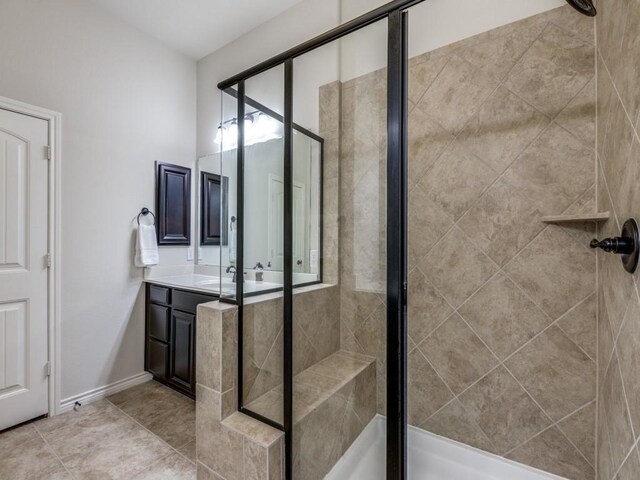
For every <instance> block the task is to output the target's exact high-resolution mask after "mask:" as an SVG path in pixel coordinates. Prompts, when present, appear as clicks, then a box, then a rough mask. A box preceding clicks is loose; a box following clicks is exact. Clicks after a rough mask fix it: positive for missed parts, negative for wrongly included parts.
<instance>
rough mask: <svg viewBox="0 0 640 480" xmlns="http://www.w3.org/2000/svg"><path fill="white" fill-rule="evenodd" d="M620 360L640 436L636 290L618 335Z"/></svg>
mask: <svg viewBox="0 0 640 480" xmlns="http://www.w3.org/2000/svg"><path fill="white" fill-rule="evenodd" d="M617 349H618V352H617V353H618V360H619V362H620V371H621V373H622V381H623V384H624V388H625V394H626V398H627V403H628V405H629V413H630V415H631V421H632V424H633V428H634V431H635V432H638V433H636V437H638V436H640V375H639V374H638V366H639V365H640V302H639V301H638V297H637V295H636V294H635V292H634V293H633V294H632V295H631V300H630V301H629V305H628V306H627V312H626V313H625V316H624V322H623V324H622V329H621V330H620V336H619V337H618V344H617Z"/></svg>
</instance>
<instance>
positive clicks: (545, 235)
mask: <svg viewBox="0 0 640 480" xmlns="http://www.w3.org/2000/svg"><path fill="white" fill-rule="evenodd" d="M505 271H506V272H507V274H508V275H509V277H510V278H511V279H512V280H513V281H514V282H516V283H517V284H518V285H519V286H520V287H521V288H522V289H523V290H524V291H525V293H527V294H528V295H529V296H530V297H531V298H532V299H533V300H534V301H535V302H536V303H537V304H538V305H540V306H541V307H542V308H543V309H544V311H545V312H546V313H547V314H548V315H549V316H550V317H551V318H553V319H557V318H558V317H560V316H561V315H562V314H564V313H565V312H566V311H567V310H569V309H570V308H571V307H573V306H574V305H576V304H577V303H579V302H580V301H582V300H584V299H585V298H586V297H587V296H589V294H591V292H593V288H594V284H595V262H594V255H593V253H592V252H589V251H587V249H585V248H583V247H582V246H581V245H579V244H577V243H576V242H575V240H573V239H572V238H571V237H570V236H569V235H567V234H565V233H564V232H563V231H562V230H561V229H560V228H558V227H554V226H550V227H547V228H546V229H545V230H544V231H543V232H542V233H541V234H540V235H539V236H538V237H536V239H535V240H534V241H533V242H531V243H530V244H529V245H528V246H527V247H526V248H525V249H524V250H522V251H521V252H520V253H519V254H518V256H516V257H515V258H514V259H513V260H512V261H511V262H509V263H508V264H507V265H506V266H505Z"/></svg>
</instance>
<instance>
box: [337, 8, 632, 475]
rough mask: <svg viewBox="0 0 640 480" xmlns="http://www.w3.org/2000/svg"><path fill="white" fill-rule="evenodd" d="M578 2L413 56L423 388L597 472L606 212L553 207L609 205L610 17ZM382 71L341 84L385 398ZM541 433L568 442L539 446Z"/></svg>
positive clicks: (347, 181)
mask: <svg viewBox="0 0 640 480" xmlns="http://www.w3.org/2000/svg"><path fill="white" fill-rule="evenodd" d="M616 1H618V0H616ZM577 16H578V15H576V14H574V13H573V12H572V11H571V9H570V7H568V6H565V7H561V8H559V9H556V10H552V11H549V12H546V13H543V14H541V15H537V16H534V17H530V18H527V19H525V20H522V21H520V22H515V23H512V24H509V25H506V26H504V27H500V28H497V29H495V30H492V31H489V32H485V33H483V34H480V35H478V36H476V37H472V38H469V39H465V40H463V41H461V42H458V43H456V44H453V45H448V46H446V47H443V48H442V49H439V50H436V51H433V52H429V53H426V54H422V55H419V56H417V57H414V58H412V59H411V60H410V62H409V75H410V80H409V90H410V91H409V99H410V114H409V137H410V138H409V152H408V168H409V178H408V184H409V185H408V187H409V208H408V220H409V242H408V268H409V271H410V276H409V284H408V328H409V339H408V343H409V345H410V348H411V352H410V356H409V385H408V388H409V399H408V400H409V402H408V403H409V421H410V423H411V424H413V425H417V426H421V427H422V428H426V429H429V430H431V431H434V432H436V433H438V434H440V435H444V436H448V437H450V438H454V439H456V440H458V441H461V442H465V443H467V444H470V445H474V446H477V447H479V448H483V449H485V450H488V451H491V452H495V453H498V454H500V455H507V454H510V455H512V456H513V457H514V458H516V457H517V459H518V461H521V462H524V463H527V464H529V465H534V466H538V467H540V468H543V469H546V470H549V471H553V472H561V473H560V474H564V475H567V476H569V478H575V479H580V480H583V479H591V478H594V464H595V459H594V453H593V451H594V443H595V439H594V435H585V434H584V432H588V431H589V429H591V430H593V428H592V427H593V425H594V407H593V403H594V402H593V401H594V398H595V396H596V392H595V371H596V360H597V358H596V353H595V351H596V350H595V343H594V340H595V336H596V328H597V325H596V311H597V307H596V302H595V300H596V295H595V289H596V287H595V284H596V282H595V278H596V277H595V275H596V268H595V267H596V262H595V255H594V254H593V252H591V251H589V249H588V248H586V245H585V242H586V241H588V240H589V239H590V238H591V235H593V234H594V227H593V225H591V224H586V225H561V226H547V225H545V224H544V223H542V222H541V217H543V216H545V215H554V214H562V213H565V212H567V213H568V212H572V213H589V212H593V211H594V210H595V208H596V204H595V188H594V183H595V172H594V163H595V158H594V156H595V151H594V141H593V140H594V139H593V134H594V121H595V89H594V85H595V80H594V77H595V68H594V44H593V29H594V24H593V21H592V20H588V19H582V18H579V19H576V18H575V17H577ZM376 79H377V81H378V82H384V70H381V71H378V72H374V73H372V74H368V75H365V76H363V77H359V78H357V79H354V80H350V81H349V82H347V83H345V84H344V85H343V86H342V91H343V95H342V98H343V104H342V111H341V113H342V115H341V129H340V143H341V146H342V153H341V172H340V177H341V178H340V182H341V191H342V196H341V200H340V201H341V214H342V216H341V233H340V249H341V250H340V257H341V267H340V272H341V274H340V280H341V347H342V348H343V349H348V350H352V351H356V352H361V353H366V354H369V355H375V356H377V357H378V361H377V368H378V397H379V398H378V409H379V412H384V400H383V399H382V400H381V398H380V397H381V396H383V394H384V391H385V390H384V385H385V378H384V377H385V376H384V369H385V362H386V358H385V356H386V351H385V345H386V344H385V342H384V333H385V328H384V325H385V324H384V312H385V309H386V306H385V304H384V301H383V300H384V295H385V286H384V278H385V272H386V268H385V264H384V262H385V254H386V239H385V235H384V223H385V221H384V218H385V217H384V213H385V210H384V205H385V203H386V197H385V188H386V187H385V181H386V178H385V176H384V174H385V172H386V168H385V159H386V157H385V150H384V147H385V145H386V142H385V140H386V139H385V138H384V134H383V133H380V130H378V128H379V127H380V126H381V124H380V122H378V123H376V124H375V126H372V122H373V123H375V122H374V119H380V118H381V117H380V115H381V114H382V113H384V111H385V98H384V95H383V93H384V83H378V84H377V86H376V83H375V82H376ZM381 93H382V94H381ZM345 99H346V100H347V102H346V104H345ZM611 145H612V146H613V143H611ZM610 148H612V147H610ZM638 151H640V147H639V149H638ZM638 158H640V156H639V157H638ZM638 171H640V168H638ZM629 183H630V184H631V183H632V182H629ZM639 198H640V197H639ZM611 274H612V275H613V274H614V272H613V269H612V270H611ZM627 298H628V297H627ZM619 313H620V312H618V311H616V314H619ZM623 313H624V312H622V314H623ZM621 322H622V316H620V318H619V323H618V326H619V325H620V324H621ZM563 381H568V383H570V384H571V388H565V389H562V388H561V385H562V383H563ZM590 406H591V407H590ZM532 445H533V446H536V445H540V446H544V447H545V448H546V449H555V451H554V452H553V453H552V454H549V455H547V457H546V458H545V459H540V458H539V457H537V456H536V455H535V451H534V450H533V449H532V448H531V446H532ZM541 448H542V447H541ZM543 460H544V461H543Z"/></svg>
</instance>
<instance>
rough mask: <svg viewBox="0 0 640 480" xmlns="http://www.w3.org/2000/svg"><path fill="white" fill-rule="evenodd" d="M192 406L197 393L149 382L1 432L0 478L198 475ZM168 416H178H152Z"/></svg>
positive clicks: (184, 478) (142, 479) (189, 478)
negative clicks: (192, 394) (190, 394)
mask: <svg viewBox="0 0 640 480" xmlns="http://www.w3.org/2000/svg"><path fill="white" fill-rule="evenodd" d="M179 405H182V408H178V409H177V410H176V407H178V406H179ZM191 412H193V413H195V404H194V402H193V400H190V399H188V398H186V397H182V396H181V395H180V394H178V393H176V392H174V391H173V390H170V389H168V388H167V387H164V386H162V385H160V384H159V383H157V382H154V381H151V382H147V383H144V384H142V385H139V386H136V387H133V388H130V389H128V390H125V391H123V392H120V393H118V394H115V395H113V396H111V397H109V399H107V400H99V401H96V402H93V403H90V404H87V405H84V406H82V407H80V409H79V410H78V411H77V412H76V411H71V412H68V413H64V414H62V415H59V416H56V417H52V418H45V419H43V420H37V421H35V422H32V423H29V424H26V425H23V426H20V427H17V428H15V429H13V430H9V431H7V432H4V433H2V434H0V452H2V455H0V478H7V479H8V478H11V479H15V480H19V479H25V480H26V479H50V480H71V479H94V478H109V479H127V480H129V479H131V480H146V479H167V480H168V479H172V480H173V479H175V480H194V479H195V478H196V465H195V454H194V453H195V452H192V451H191V452H190V447H191V445H194V444H195V417H194V416H193V415H191ZM171 417H173V418H175V419H177V421H176V422H169V423H165V424H163V425H162V426H161V427H160V426H159V425H160V422H154V419H158V418H161V419H163V420H167V419H169V418H171ZM183 441H184V443H182V442H183Z"/></svg>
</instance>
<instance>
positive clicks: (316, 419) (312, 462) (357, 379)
mask: <svg viewBox="0 0 640 480" xmlns="http://www.w3.org/2000/svg"><path fill="white" fill-rule="evenodd" d="M282 400H283V393H282V386H278V387H276V388H274V389H272V390H270V391H269V392H267V393H265V394H264V395H262V396H260V397H258V398H257V399H255V400H253V401H252V402H250V403H249V404H247V405H246V408H248V409H249V410H251V411H253V412H255V413H259V414H261V415H263V416H265V417H267V418H270V419H273V420H275V421H276V422H279V423H281V422H282V415H283V409H282V405H283V401H282ZM375 414H376V364H375V358H373V357H369V356H366V355H361V354H358V353H353V352H347V351H343V350H341V351H338V352H335V353H333V354H332V355H329V356H328V357H326V358H324V359H323V360H321V361H320V362H318V363H316V364H314V365H312V366H310V367H309V368H307V369H306V370H303V371H302V372H300V373H298V374H297V375H296V376H295V377H294V382H293V421H294V430H293V452H294V459H293V461H294V471H295V472H296V475H295V476H294V478H304V479H305V480H314V479H321V478H324V476H325V475H326V474H327V473H328V472H329V471H330V470H331V468H332V467H333V466H334V465H335V463H336V462H337V461H338V460H339V459H340V457H342V455H343V454H344V452H345V451H346V450H347V448H349V446H350V445H351V444H352V443H353V441H354V440H355V439H356V438H357V437H358V435H360V433H361V432H362V430H363V429H364V427H366V426H367V425H368V423H369V422H370V421H371V419H373V417H374V416H375Z"/></svg>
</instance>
